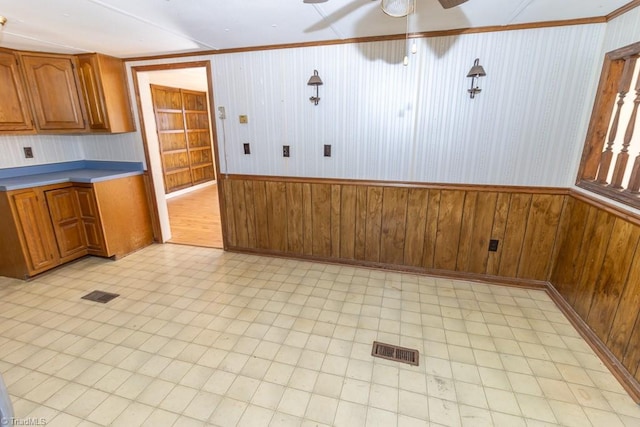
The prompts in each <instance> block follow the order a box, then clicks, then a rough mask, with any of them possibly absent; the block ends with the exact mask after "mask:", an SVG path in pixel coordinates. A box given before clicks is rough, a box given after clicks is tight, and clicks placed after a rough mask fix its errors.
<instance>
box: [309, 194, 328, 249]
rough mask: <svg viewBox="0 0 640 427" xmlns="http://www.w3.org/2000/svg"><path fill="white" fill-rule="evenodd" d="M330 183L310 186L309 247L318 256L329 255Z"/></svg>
mask: <svg viewBox="0 0 640 427" xmlns="http://www.w3.org/2000/svg"><path fill="white" fill-rule="evenodd" d="M331 200H332V199H331V185H330V184H317V185H312V186H311V218H308V219H307V220H308V221H310V222H311V230H312V231H311V239H312V243H311V247H312V251H313V252H312V253H313V255H315V256H318V257H323V258H326V257H330V256H331Z"/></svg>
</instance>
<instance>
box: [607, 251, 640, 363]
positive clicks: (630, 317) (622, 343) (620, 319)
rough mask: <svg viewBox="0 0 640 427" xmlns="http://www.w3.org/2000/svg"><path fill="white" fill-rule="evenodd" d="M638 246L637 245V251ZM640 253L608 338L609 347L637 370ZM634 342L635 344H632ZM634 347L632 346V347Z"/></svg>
mask: <svg viewBox="0 0 640 427" xmlns="http://www.w3.org/2000/svg"><path fill="white" fill-rule="evenodd" d="M637 251H638V248H637V247H636V252H637ZM638 255H640V254H635V257H634V259H633V261H632V263H631V268H630V269H629V277H628V278H627V283H626V286H625V287H624V290H623V291H622V294H621V295H620V304H618V307H617V310H616V312H615V317H614V318H613V322H612V324H611V330H610V331H609V336H608V338H607V340H606V344H607V347H609V349H610V350H611V352H612V353H613V354H614V355H615V356H616V357H617V358H618V359H619V360H621V361H623V364H624V359H625V357H626V358H627V360H628V361H629V362H630V366H629V368H630V369H629V370H630V371H632V372H634V373H635V372H636V369H635V368H634V367H635V366H637V365H638V361H639V360H640V359H639V357H640V345H638V343H640V341H638V340H639V339H640V336H637V337H635V340H633V339H632V334H633V333H634V328H635V329H636V331H637V333H640V325H638V324H637V323H638V318H639V316H638V313H639V311H638V308H639V307H640V256H638ZM631 343H633V344H631ZM631 347H632V348H631Z"/></svg>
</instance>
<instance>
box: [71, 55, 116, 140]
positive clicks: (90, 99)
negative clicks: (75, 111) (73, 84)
mask: <svg viewBox="0 0 640 427" xmlns="http://www.w3.org/2000/svg"><path fill="white" fill-rule="evenodd" d="M78 74H79V75H80V83H81V84H82V94H83V95H84V104H85V107H86V108H87V118H88V119H89V129H91V130H98V131H101V130H103V131H107V130H109V121H108V118H107V107H106V105H105V102H104V93H103V91H102V83H101V81H100V69H99V66H98V60H97V58H96V56H95V55H83V56H79V57H78Z"/></svg>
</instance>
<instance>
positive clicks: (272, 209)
mask: <svg viewBox="0 0 640 427" xmlns="http://www.w3.org/2000/svg"><path fill="white" fill-rule="evenodd" d="M265 189H266V192H267V217H268V218H267V221H268V222H269V248H270V249H272V250H275V251H279V252H285V251H286V250H287V221H288V220H287V185H286V184H285V183H284V182H267V183H266V184H265Z"/></svg>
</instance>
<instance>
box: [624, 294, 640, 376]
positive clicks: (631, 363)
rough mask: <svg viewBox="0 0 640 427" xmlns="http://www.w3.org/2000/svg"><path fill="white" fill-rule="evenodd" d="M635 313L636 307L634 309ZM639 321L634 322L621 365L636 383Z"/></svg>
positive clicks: (639, 367)
mask: <svg viewBox="0 0 640 427" xmlns="http://www.w3.org/2000/svg"><path fill="white" fill-rule="evenodd" d="M635 311H637V306H636V308H635ZM639 342H640V319H638V320H636V324H635V326H634V327H633V330H632V332H631V335H630V337H629V344H628V345H627V349H626V351H625V353H624V357H623V359H622V364H623V365H624V366H625V367H626V368H627V370H629V372H631V375H633V376H634V377H635V379H636V380H637V381H640V345H638V343H639Z"/></svg>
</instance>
